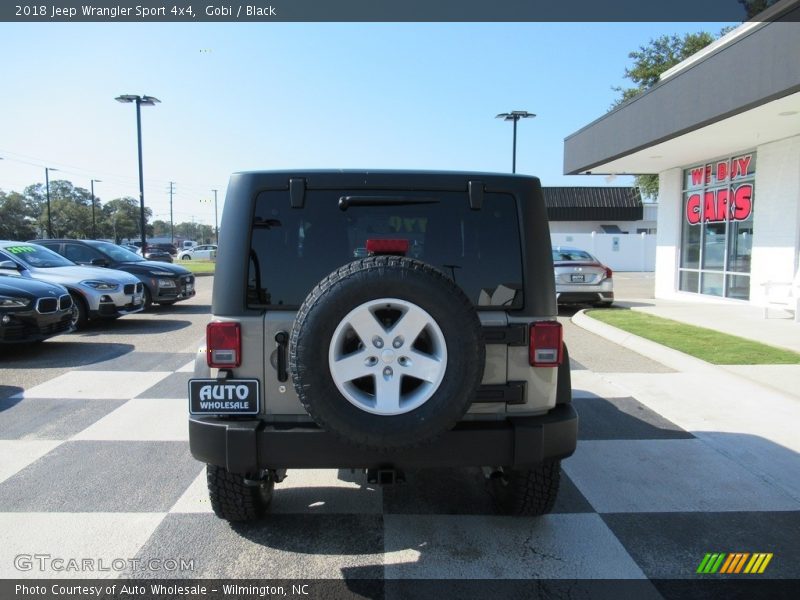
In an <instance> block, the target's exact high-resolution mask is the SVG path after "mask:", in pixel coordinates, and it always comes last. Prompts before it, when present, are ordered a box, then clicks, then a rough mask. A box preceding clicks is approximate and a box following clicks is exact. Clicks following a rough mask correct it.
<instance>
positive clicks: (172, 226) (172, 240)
mask: <svg viewBox="0 0 800 600" xmlns="http://www.w3.org/2000/svg"><path fill="white" fill-rule="evenodd" d="M173 185H175V182H174V181H170V182H169V230H170V240H169V242H170V244H174V243H175V221H173V220H172V193H173V190H172V186H173Z"/></svg>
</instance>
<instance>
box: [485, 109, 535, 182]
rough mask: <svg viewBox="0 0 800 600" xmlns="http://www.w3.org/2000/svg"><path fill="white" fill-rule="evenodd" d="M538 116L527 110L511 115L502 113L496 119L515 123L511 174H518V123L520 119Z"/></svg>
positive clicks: (513, 112) (515, 111)
mask: <svg viewBox="0 0 800 600" xmlns="http://www.w3.org/2000/svg"><path fill="white" fill-rule="evenodd" d="M535 116H536V115H535V114H533V113H529V112H528V111H526V110H512V111H511V112H510V113H500V114H499V115H497V116H496V117H495V118H496V119H503V120H504V121H514V145H513V150H512V154H511V157H512V158H511V172H512V173H516V172H517V121H519V120H520V119H532V118H533V117H535Z"/></svg>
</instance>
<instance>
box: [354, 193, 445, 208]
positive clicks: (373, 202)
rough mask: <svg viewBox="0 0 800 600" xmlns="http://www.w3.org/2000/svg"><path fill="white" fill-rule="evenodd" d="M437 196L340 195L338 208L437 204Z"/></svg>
mask: <svg viewBox="0 0 800 600" xmlns="http://www.w3.org/2000/svg"><path fill="white" fill-rule="evenodd" d="M438 202H439V199H438V198H422V197H419V196H341V197H340V198H339V210H347V209H348V208H350V207H351V206H398V205H406V204H437V203H438Z"/></svg>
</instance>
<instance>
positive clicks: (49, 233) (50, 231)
mask: <svg viewBox="0 0 800 600" xmlns="http://www.w3.org/2000/svg"><path fill="white" fill-rule="evenodd" d="M50 171H58V169H54V168H52V167H45V168H44V181H45V188H46V189H47V237H48V238H49V239H53V227H52V222H51V221H50Z"/></svg>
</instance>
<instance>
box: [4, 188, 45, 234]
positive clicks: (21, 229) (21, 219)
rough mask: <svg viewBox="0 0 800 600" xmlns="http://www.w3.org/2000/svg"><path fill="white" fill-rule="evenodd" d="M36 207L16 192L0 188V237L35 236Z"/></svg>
mask: <svg viewBox="0 0 800 600" xmlns="http://www.w3.org/2000/svg"><path fill="white" fill-rule="evenodd" d="M38 212H39V211H38V208H37V207H36V205H35V204H34V203H32V202H31V201H30V200H29V199H28V198H26V197H25V196H23V195H22V194H19V193H17V192H9V193H8V194H6V193H5V192H3V191H2V190H0V239H3V240H29V239H32V238H35V237H37V235H36V234H37V229H36V217H37V216H38Z"/></svg>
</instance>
